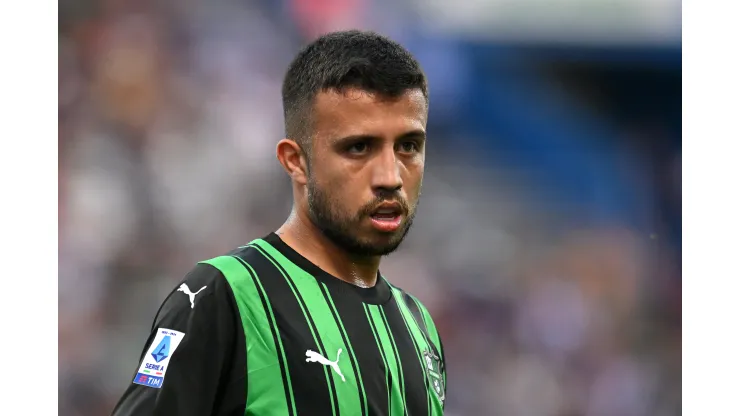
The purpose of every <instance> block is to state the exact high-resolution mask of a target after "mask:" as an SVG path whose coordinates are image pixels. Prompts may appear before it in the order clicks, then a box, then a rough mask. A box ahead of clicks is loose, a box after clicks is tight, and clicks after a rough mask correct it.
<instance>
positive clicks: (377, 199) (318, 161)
mask: <svg viewBox="0 0 740 416" xmlns="http://www.w3.org/2000/svg"><path fill="white" fill-rule="evenodd" d="M426 120H427V104H426V100H425V98H424V95H423V94H422V92H421V91H420V90H409V91H407V92H406V93H405V94H403V95H401V96H400V97H398V98H395V99H389V98H387V97H379V96H376V95H374V94H370V93H367V92H365V91H362V90H357V89H348V90H346V91H343V92H338V91H325V92H321V93H319V94H318V95H317V97H316V100H315V105H314V111H313V131H314V136H313V139H312V148H311V150H310V153H311V156H310V157H309V159H310V172H309V178H308V185H307V191H308V192H307V199H308V201H307V202H308V212H309V216H310V218H311V220H312V221H313V223H314V225H316V226H317V227H318V228H319V229H320V230H321V231H322V232H323V233H324V235H326V236H327V238H329V239H330V240H332V242H334V243H335V244H337V245H338V246H339V247H341V248H343V249H345V250H347V251H348V252H350V253H351V254H354V255H361V256H379V255H386V254H389V253H391V252H393V251H394V250H395V249H396V248H397V247H398V246H399V245H400V244H401V241H403V239H404V237H405V236H406V233H407V232H408V230H409V228H410V227H411V223H412V221H413V217H414V214H415V212H416V206H417V203H418V200H419V195H420V192H421V183H422V177H423V175H424V145H425V138H426V135H425V129H426Z"/></svg>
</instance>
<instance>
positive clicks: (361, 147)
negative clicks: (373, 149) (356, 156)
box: [347, 142, 368, 153]
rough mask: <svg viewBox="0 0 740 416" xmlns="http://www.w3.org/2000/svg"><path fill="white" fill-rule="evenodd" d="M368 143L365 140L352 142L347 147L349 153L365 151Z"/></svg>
mask: <svg viewBox="0 0 740 416" xmlns="http://www.w3.org/2000/svg"><path fill="white" fill-rule="evenodd" d="M367 148H368V145H367V143H365V142H359V143H354V144H353V145H351V146H349V147H348V148H347V151H348V152H349V153H364V152H366V151H367Z"/></svg>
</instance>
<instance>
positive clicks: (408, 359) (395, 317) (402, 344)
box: [383, 301, 429, 416]
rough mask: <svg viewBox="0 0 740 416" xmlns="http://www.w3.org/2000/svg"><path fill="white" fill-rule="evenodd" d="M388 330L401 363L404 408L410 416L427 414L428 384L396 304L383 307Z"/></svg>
mask: <svg viewBox="0 0 740 416" xmlns="http://www.w3.org/2000/svg"><path fill="white" fill-rule="evenodd" d="M383 309H384V310H385V312H386V313H385V316H386V319H387V325H388V326H389V328H390V329H389V330H391V331H393V336H394V337H395V340H396V345H397V348H398V355H399V361H401V362H402V363H403V366H402V367H401V368H402V369H403V379H404V386H403V387H404V389H405V397H406V407H407V408H408V412H409V414H410V415H414V416H416V415H426V414H428V412H429V410H428V406H429V401H428V389H427V383H428V382H429V381H428V380H427V377H426V372H425V370H424V369H423V368H422V367H421V363H420V362H419V353H418V352H417V351H418V350H417V349H416V345H415V342H414V339H413V337H412V335H411V334H410V333H409V328H408V327H407V326H406V321H404V319H403V315H402V314H401V310H400V309H399V308H398V303H396V302H395V301H391V302H388V303H387V304H386V305H384V306H383Z"/></svg>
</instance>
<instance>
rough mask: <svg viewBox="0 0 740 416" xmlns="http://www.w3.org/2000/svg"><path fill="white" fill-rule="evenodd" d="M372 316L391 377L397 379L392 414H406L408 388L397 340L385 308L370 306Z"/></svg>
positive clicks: (392, 394) (392, 392)
mask: <svg viewBox="0 0 740 416" xmlns="http://www.w3.org/2000/svg"><path fill="white" fill-rule="evenodd" d="M368 308H369V309H370V316H371V318H372V320H373V323H374V324H375V328H376V329H377V330H378V337H379V338H380V345H381V346H382V350H383V355H384V356H385V358H386V361H387V362H388V369H389V371H390V372H391V379H392V380H394V381H397V383H393V389H392V391H391V416H395V415H405V414H406V389H405V388H404V385H403V367H402V364H401V360H400V358H399V356H398V353H397V350H396V341H395V340H394V339H393V334H392V333H391V331H390V327H389V326H388V324H387V321H386V319H385V313H384V312H383V308H382V307H381V306H378V305H370V306H368Z"/></svg>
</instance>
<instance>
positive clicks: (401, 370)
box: [380, 302, 409, 415]
mask: <svg viewBox="0 0 740 416" xmlns="http://www.w3.org/2000/svg"><path fill="white" fill-rule="evenodd" d="M389 303H390V304H395V302H389ZM380 316H381V317H382V318H383V326H385V330H386V331H387V332H388V333H389V334H390V336H391V347H393V357H394V359H395V360H396V363H397V366H398V372H399V373H400V374H401V377H400V380H399V383H400V386H399V387H400V389H401V392H404V391H406V372H405V366H404V365H403V361H401V355H400V354H399V353H398V347H397V346H396V345H397V343H398V340H397V335H398V334H400V332H399V331H396V332H395V333H394V332H393V331H391V327H390V325H389V324H388V318H387V317H386V314H385V312H384V310H383V308H381V313H380ZM403 397H404V401H403V414H404V415H408V412H409V410H408V401H409V397H408V395H404V396H403Z"/></svg>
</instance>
